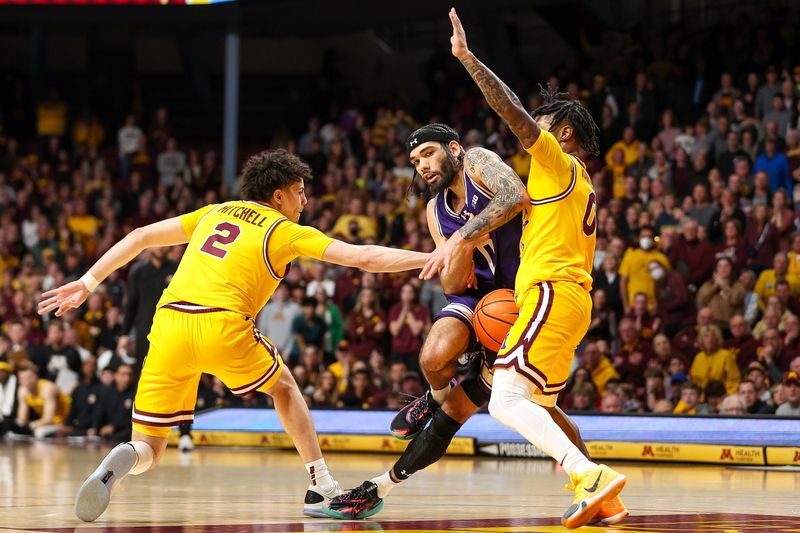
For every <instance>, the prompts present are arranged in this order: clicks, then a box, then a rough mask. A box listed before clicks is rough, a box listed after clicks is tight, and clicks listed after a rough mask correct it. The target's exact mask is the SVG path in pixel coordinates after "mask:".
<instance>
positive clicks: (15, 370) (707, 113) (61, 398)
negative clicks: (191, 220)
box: [0, 16, 800, 439]
mask: <svg viewBox="0 0 800 533" xmlns="http://www.w3.org/2000/svg"><path fill="white" fill-rule="evenodd" d="M632 39H633V37H632V36H631V35H630V34H625V33H616V32H607V33H605V34H603V35H602V37H601V38H600V39H599V40H596V41H594V42H593V41H590V40H589V39H587V38H582V43H581V44H582V51H581V53H580V54H579V55H578V56H577V57H575V58H572V59H570V60H568V61H565V62H564V63H563V64H561V65H559V66H558V67H557V68H555V69H553V71H552V73H551V75H550V77H549V79H547V80H542V81H543V82H546V83H549V84H550V85H551V86H558V87H559V88H560V89H561V90H562V91H564V92H565V93H567V94H568V97H569V98H573V99H579V100H580V101H581V102H582V103H583V104H584V105H585V106H586V107H587V108H588V109H589V110H590V111H591V112H592V114H593V116H594V117H595V120H596V122H597V124H598V125H599V127H600V145H601V155H600V157H597V158H590V159H588V160H587V161H586V162H587V167H588V170H589V173H590V175H591V176H592V179H593V181H594V186H595V190H596V192H597V195H598V201H599V203H598V210H597V220H598V226H597V227H598V239H597V251H596V256H595V272H594V289H593V293H592V294H593V300H594V309H593V315H592V316H593V320H592V323H591V326H590V329H589V331H588V333H587V335H586V339H585V341H584V343H583V344H582V345H581V346H580V347H579V349H578V352H577V354H576V358H575V363H574V369H573V373H572V375H571V377H570V381H569V385H568V389H567V391H566V392H565V393H564V394H562V396H561V398H560V399H559V401H560V402H561V404H562V406H563V407H564V408H565V409H567V410H572V411H576V412H579V411H583V412H586V411H601V412H605V413H622V412H653V413H681V414H711V413H722V414H726V415H744V414H773V413H775V414H777V415H784V416H800V374H799V373H800V232H799V230H800V216H799V215H800V186H799V187H797V188H795V187H794V183H797V182H799V181H800V55H799V54H798V52H797V51H798V50H800V42H798V36H797V33H796V32H795V31H794V26H793V22H792V19H791V17H788V18H785V17H784V18H782V17H781V16H775V17H774V18H770V17H769V16H765V17H762V18H761V19H760V20H756V19H746V20H736V21H735V24H731V25H729V26H725V25H721V26H719V27H717V28H716V29H715V30H714V31H713V32H712V33H711V35H706V36H705V37H703V38H701V37H698V36H696V35H691V34H689V33H688V31H687V30H683V29H681V28H670V29H665V30H662V31H653V32H649V33H648V34H647V35H643V36H642V38H641V39H639V40H638V41H637V42H635V43H634V42H633V41H632ZM712 58H713V59H712ZM428 65H429V67H430V69H432V70H431V72H430V73H429V74H430V79H431V80H432V81H431V83H430V86H429V90H430V94H429V95H428V98H427V99H426V100H425V101H424V102H416V101H413V102H412V101H405V100H404V99H402V98H399V97H393V98H391V99H389V100H369V99H364V100H363V101H359V100H358V99H354V98H353V97H352V93H347V95H346V96H342V97H341V98H339V99H335V98H334V99H332V101H329V102H326V105H324V106H321V105H319V102H317V101H310V102H307V105H305V106H299V107H297V109H298V111H297V113H300V114H303V113H304V114H303V121H302V122H303V123H305V126H304V127H299V128H297V127H296V128H294V130H293V129H292V127H290V126H289V127H287V128H284V129H282V130H280V131H279V132H277V133H275V134H274V135H273V136H272V138H271V139H269V141H268V143H269V144H265V143H266V142H267V141H266V140H265V143H260V144H252V145H247V146H244V147H243V149H242V151H241V152H242V153H241V156H242V158H244V157H246V155H247V154H248V152H254V151H257V150H261V149H264V148H266V147H268V146H272V147H278V146H282V147H285V148H287V149H288V150H290V151H292V152H294V153H297V154H299V155H300V156H302V157H303V158H304V159H305V160H306V161H307V162H308V163H309V165H310V166H311V167H312V169H313V171H314V176H315V178H314V181H313V183H311V184H309V185H308V186H307V191H308V195H309V203H308V205H307V207H306V209H305V211H304V212H303V215H302V219H301V223H304V224H310V225H313V226H315V227H317V228H319V229H320V230H322V231H323V232H325V233H327V234H329V235H331V236H333V237H337V238H340V239H344V240H346V241H349V242H353V243H378V244H385V245H389V246H394V247H401V248H407V249H413V250H421V251H431V250H432V249H433V246H434V245H433V241H432V239H431V237H430V235H429V232H428V228H427V223H426V220H425V215H424V205H425V200H426V198H425V194H426V191H425V188H424V184H423V183H422V180H420V179H416V180H415V179H414V171H413V168H412V167H411V166H410V165H409V163H408V158H407V155H406V153H405V149H404V146H403V141H404V140H405V138H406V137H407V135H408V134H409V133H410V132H411V131H413V129H414V128H415V127H417V126H418V125H420V124H422V123H428V122H433V121H444V122H447V123H449V124H451V125H452V126H454V127H455V128H456V129H457V130H458V131H460V132H461V134H462V143H463V145H464V146H465V147H466V148H469V147H471V146H484V147H486V148H488V149H490V150H493V151H495V152H497V153H498V154H499V155H500V156H501V157H503V158H504V159H505V160H506V162H507V163H508V164H509V165H510V166H511V167H512V168H514V169H515V170H516V171H517V172H518V173H519V174H520V176H522V177H523V178H526V179H527V175H528V167H529V159H528V155H527V154H526V153H525V151H524V150H523V149H522V147H521V146H520V145H519V143H518V142H517V140H516V138H515V137H514V135H513V134H511V133H510V132H509V130H508V128H507V127H506V126H505V125H504V124H503V123H501V122H500V121H498V119H497V117H496V115H495V114H494V113H493V112H492V111H491V109H490V108H489V107H488V106H487V104H486V102H485V101H484V100H483V98H482V97H481V96H480V93H479V92H478V91H477V90H476V89H475V88H474V86H473V85H472V83H471V82H470V80H469V79H468V78H466V77H465V75H464V73H463V72H462V71H461V70H460V66H459V65H458V64H457V62H456V61H455V60H453V61H431V62H429V64H428ZM4 85H5V87H4V90H3V97H2V100H0V108H2V115H1V116H0V124H1V125H2V130H0V131H2V134H1V135H0V433H4V432H6V431H11V432H14V433H33V434H35V435H47V434H58V435H97V436H101V437H104V438H108V439H124V438H125V437H124V436H125V433H126V432H127V433H129V432H130V409H131V404H132V399H133V396H134V393H135V388H136V377H137V374H138V371H139V368H140V366H141V363H142V360H143V358H144V356H145V354H146V352H147V339H146V335H147V332H148V331H149V328H150V323H151V321H152V316H153V314H154V311H155V304H156V301H157V300H158V298H159V297H160V294H161V291H162V290H163V288H164V287H165V286H166V285H167V284H168V282H169V279H170V276H171V275H172V273H174V271H175V268H176V265H177V262H178V261H179V260H180V257H181V254H182V251H183V250H182V249H181V248H180V247H177V248H172V249H163V250H154V251H152V252H149V253H147V254H146V255H145V256H144V257H141V258H139V259H138V260H137V261H135V262H133V263H132V264H131V265H130V266H129V267H128V268H126V269H123V270H121V271H119V272H118V273H115V274H114V275H112V276H111V277H110V278H109V279H108V280H106V281H105V282H104V283H103V284H102V285H101V286H100V287H99V288H98V289H97V290H96V291H95V292H94V293H93V294H92V295H91V296H90V297H89V299H88V301H87V302H86V304H85V305H84V307H82V308H81V309H79V310H75V311H70V312H68V313H66V314H65V315H64V316H63V317H61V318H58V319H57V318H55V317H53V316H45V317H39V316H38V315H37V314H36V305H37V302H38V300H39V298H40V295H41V293H42V292H43V291H46V290H48V289H51V288H54V287H56V286H59V285H61V284H63V283H64V282H67V281H70V280H74V279H77V278H78V277H80V276H81V275H82V274H83V273H84V272H85V271H86V269H87V268H88V266H90V265H91V264H92V262H93V261H95V260H96V259H97V258H98V257H99V256H100V255H101V254H102V253H103V252H105V251H106V250H108V249H109V247H111V246H112V245H113V244H114V243H115V242H117V241H118V240H119V239H120V238H121V237H122V236H124V235H125V234H126V233H128V232H129V231H131V230H132V229H133V228H135V227H137V226H141V225H144V224H148V223H151V222H155V221H157V220H160V219H163V218H166V217H171V216H175V215H179V214H182V213H185V212H188V211H191V210H193V209H196V208H198V207H200V206H202V205H205V204H208V203H214V202H219V201H225V200H227V199H230V198H235V197H236V196H237V188H236V187H235V186H234V187H232V188H229V187H226V186H225V185H224V184H223V180H222V173H221V170H220V157H219V149H218V147H216V146H214V145H211V144H208V143H206V142H204V141H202V140H195V139H194V138H193V137H192V135H191V131H187V130H186V129H185V128H181V127H180V124H178V123H175V122H174V121H173V119H172V117H171V114H170V110H169V109H168V108H167V107H163V106H160V105H159V104H155V105H152V106H146V105H143V104H142V103H141V102H138V103H137V101H135V100H134V101H133V102H132V104H131V106H130V107H131V109H130V114H128V115H127V116H106V115H105V114H104V112H103V110H102V109H92V108H91V107H86V106H83V105H74V104H73V103H71V102H70V101H69V100H67V99H64V98H62V97H61V96H60V95H59V93H60V92H61V91H59V88H58V87H53V89H52V90H50V91H49V92H48V93H47V95H46V96H45V97H44V98H42V99H40V100H39V101H36V102H29V101H27V100H26V98H25V94H26V89H25V84H24V80H22V79H21V78H16V79H13V78H12V79H7V80H6V83H5V84H4ZM513 88H514V89H515V90H516V91H517V92H518V94H519V95H520V97H521V98H522V99H523V101H524V102H526V103H527V105H528V107H529V108H530V109H531V110H533V109H535V108H536V107H537V106H539V105H540V104H541V98H540V96H539V94H538V89H536V85H535V84H533V83H530V84H528V85H526V84H525V83H522V82H521V83H519V84H515V85H514V87H513ZM303 109H305V110H314V111H306V112H304V111H302V110H303ZM321 110H324V112H323V111H321ZM295 118H297V117H295ZM295 263H296V264H294V265H293V268H291V269H290V272H289V275H288V276H287V278H286V279H285V281H284V282H283V283H282V284H281V286H280V287H279V289H278V290H277V292H276V294H275V296H274V297H273V298H272V300H271V301H270V302H269V303H268V304H267V305H266V307H265V308H264V309H263V310H262V312H261V313H260V315H259V317H258V319H257V323H258V326H259V328H260V329H261V330H262V332H263V333H264V334H265V335H266V336H268V337H269V338H270V339H272V340H273V342H274V343H275V344H276V345H277V346H278V347H279V348H280V350H281V352H282V354H283V356H284V360H285V361H286V363H287V364H288V367H289V369H290V370H291V372H292V373H293V375H294V377H295V379H296V380H297V382H298V383H299V385H300V388H301V390H302V391H303V393H304V394H305V396H306V399H307V401H308V403H309V405H311V406H313V407H320V408H349V409H360V408H389V409H398V408H400V407H402V405H403V404H404V402H405V401H407V400H408V399H409V398H410V397H414V396H418V395H421V394H422V393H423V392H424V390H425V388H426V384H425V382H424V379H423V378H422V377H421V374H420V372H419V366H418V362H417V356H418V353H419V350H420V347H421V345H422V343H423V342H424V339H425V336H426V334H427V331H428V330H429V328H430V325H431V321H432V320H433V319H434V318H435V316H436V315H437V313H438V311H439V310H440V309H441V308H442V307H443V306H444V305H445V303H446V300H445V298H444V295H443V294H442V290H441V286H440V285H439V284H438V282H437V281H436V280H433V281H431V282H421V281H420V280H418V279H417V277H416V276H415V274H414V273H400V274H378V275H376V274H369V273H362V272H360V271H355V270H351V269H345V268H336V267H332V266H330V265H325V264H322V263H318V262H313V261H305V260H298V261H296V262H295ZM268 401H269V398H268V397H267V396H265V395H258V394H253V395H251V396H248V397H245V398H243V399H241V398H235V397H233V395H232V394H231V393H230V392H229V391H228V390H227V389H226V388H225V387H224V385H222V383H220V382H219V380H217V379H216V378H214V377H212V376H204V378H203V379H202V381H201V384H200V393H199V399H198V404H197V408H198V410H199V409H204V408H209V407H213V406H221V405H226V406H227V405H245V406H262V405H267V402H268Z"/></svg>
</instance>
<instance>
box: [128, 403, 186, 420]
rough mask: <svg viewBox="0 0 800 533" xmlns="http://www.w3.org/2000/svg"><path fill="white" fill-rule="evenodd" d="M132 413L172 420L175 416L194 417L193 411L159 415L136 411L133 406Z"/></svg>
mask: <svg viewBox="0 0 800 533" xmlns="http://www.w3.org/2000/svg"><path fill="white" fill-rule="evenodd" d="M133 412H134V413H135V414H137V415H142V416H152V417H153V418H172V417H175V416H184V415H194V410H191V411H178V412H177V413H172V414H169V415H165V414H161V413H150V412H147V411H142V410H141V409H137V408H136V406H135V405H134V406H133Z"/></svg>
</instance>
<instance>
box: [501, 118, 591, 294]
mask: <svg viewBox="0 0 800 533" xmlns="http://www.w3.org/2000/svg"><path fill="white" fill-rule="evenodd" d="M527 152H528V153H529V154H530V155H531V168H530V174H529V176H528V186H527V187H528V195H529V196H530V198H531V204H530V206H529V207H528V208H526V209H525V211H523V218H522V228H523V229H522V241H521V243H520V255H521V261H520V267H519V271H518V272H517V279H516V288H517V291H516V292H517V294H516V297H517V302H522V299H523V298H524V296H525V293H526V292H527V290H528V289H530V288H531V287H533V286H534V285H535V284H537V283H540V282H545V281H572V282H575V283H578V284H580V285H582V286H583V287H584V288H585V289H586V290H590V289H591V287H592V262H593V260H594V247H595V240H596V234H595V230H596V228H597V219H596V218H595V217H596V202H595V193H594V189H593V188H592V182H591V180H590V179H589V176H588V174H587V173H586V167H585V166H584V164H583V162H582V161H581V160H580V159H578V158H577V157H574V156H571V155H569V154H566V153H564V151H563V150H562V149H561V146H560V145H559V144H558V141H557V140H556V138H555V137H554V136H553V135H552V134H551V133H550V132H547V131H542V132H541V133H540V134H539V138H538V139H537V141H536V142H535V143H534V144H533V146H531V147H530V148H528V149H527Z"/></svg>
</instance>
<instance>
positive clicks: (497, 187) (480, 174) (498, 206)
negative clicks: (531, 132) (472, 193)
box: [420, 148, 530, 279]
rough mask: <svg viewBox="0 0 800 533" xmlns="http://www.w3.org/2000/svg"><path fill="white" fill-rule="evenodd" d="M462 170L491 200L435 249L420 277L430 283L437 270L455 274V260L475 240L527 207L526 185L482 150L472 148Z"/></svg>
mask: <svg viewBox="0 0 800 533" xmlns="http://www.w3.org/2000/svg"><path fill="white" fill-rule="evenodd" d="M464 166H465V168H466V170H467V173H468V174H469V175H470V177H472V178H473V179H476V180H478V181H480V182H482V183H483V185H484V186H485V187H486V188H488V189H489V190H491V191H492V192H493V193H494V197H493V198H492V200H491V201H490V202H489V203H488V204H487V206H486V207H484V208H483V209H482V210H481V212H480V213H478V214H477V215H475V217H473V218H472V219H471V220H470V221H469V222H467V223H466V224H464V226H463V227H462V228H461V229H460V230H458V231H456V232H455V233H453V235H451V236H450V238H449V239H447V241H445V242H444V244H442V245H441V246H437V248H436V250H435V251H434V252H433V253H432V254H431V255H430V257H429V258H428V261H427V262H426V263H425V267H424V268H423V269H422V272H421V273H420V278H422V279H431V278H432V277H433V276H435V275H436V273H437V272H439V271H440V270H441V273H440V276H441V277H443V278H444V277H447V276H448V275H450V272H451V271H457V270H456V269H458V258H459V257H461V256H462V254H463V253H464V252H465V250H469V249H470V247H471V246H474V245H475V242H476V240H477V239H479V238H481V237H482V236H486V235H487V234H488V233H489V232H490V231H492V230H493V229H496V228H498V227H500V226H502V225H503V224H505V223H506V222H508V221H509V220H511V219H512V218H514V215H516V214H517V213H519V212H520V210H522V209H523V208H524V207H525V206H526V205H528V204H529V203H530V198H529V197H528V193H527V191H526V190H525V185H523V184H522V181H521V180H520V179H519V176H517V173H516V172H514V171H513V170H512V169H511V168H510V167H509V166H508V165H506V164H505V163H503V161H502V160H501V159H500V157H499V156H498V155H497V154H495V153H492V152H490V151H489V150H486V149H484V148H473V149H471V150H468V151H467V153H466V154H465V156H464Z"/></svg>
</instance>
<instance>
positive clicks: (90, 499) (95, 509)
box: [75, 442, 136, 522]
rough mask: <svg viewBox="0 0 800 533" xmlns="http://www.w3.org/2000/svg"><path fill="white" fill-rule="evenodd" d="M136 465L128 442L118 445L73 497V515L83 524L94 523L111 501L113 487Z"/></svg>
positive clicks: (134, 452) (134, 455)
mask: <svg viewBox="0 0 800 533" xmlns="http://www.w3.org/2000/svg"><path fill="white" fill-rule="evenodd" d="M135 464H136V451H135V450H134V449H133V446H131V444H130V443H129V442H123V443H122V444H118V445H117V446H116V447H115V448H114V449H113V450H111V451H110V452H109V454H108V455H107V456H106V458H105V459H103V462H102V463H100V466H98V467H97V470H95V471H94V472H92V475H90V476H89V477H88V478H86V481H84V482H83V485H81V488H80V489H79V490H78V495H77V496H76V497H75V514H76V515H77V516H78V518H80V519H81V520H83V521H84V522H94V521H95V520H97V518H98V517H99V516H100V515H101V514H103V513H104V512H105V510H106V508H107V507H108V502H109V501H110V500H111V491H112V489H113V488H114V485H115V484H116V483H117V482H118V481H119V480H121V479H122V478H124V477H125V476H126V475H127V474H128V472H130V471H131V468H133V466H134V465H135Z"/></svg>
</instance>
